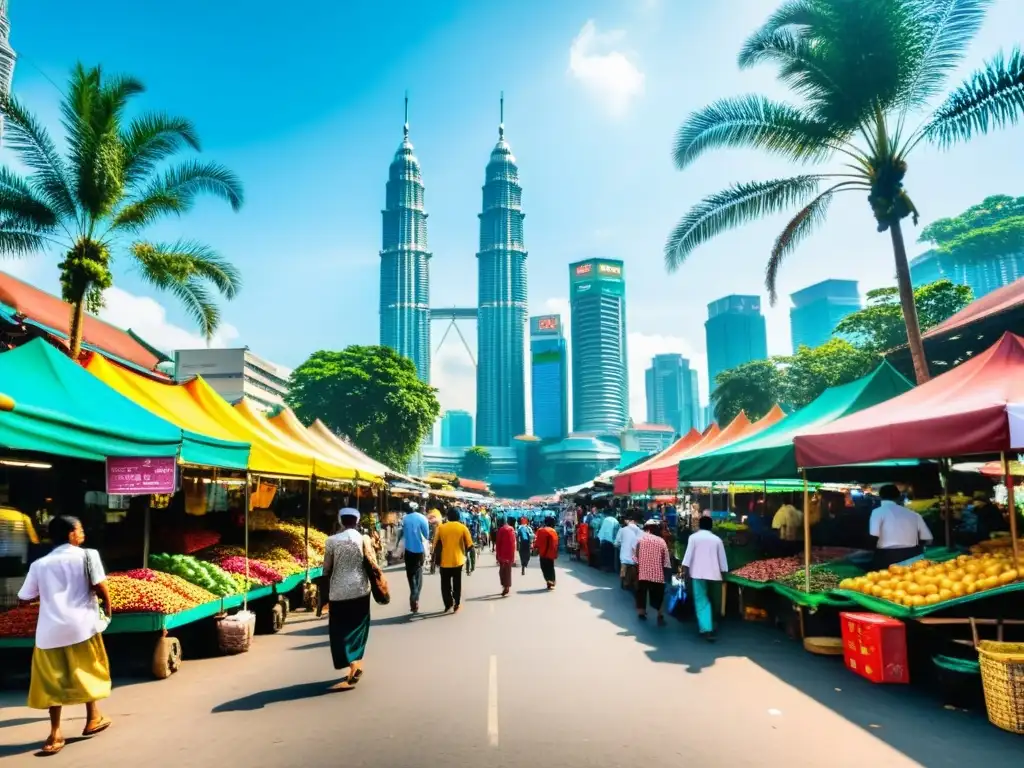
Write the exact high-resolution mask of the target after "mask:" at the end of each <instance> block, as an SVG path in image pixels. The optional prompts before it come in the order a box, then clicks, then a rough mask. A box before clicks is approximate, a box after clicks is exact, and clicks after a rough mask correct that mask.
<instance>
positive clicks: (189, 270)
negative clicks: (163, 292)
mask: <svg viewBox="0 0 1024 768" xmlns="http://www.w3.org/2000/svg"><path fill="white" fill-rule="evenodd" d="M131 252H132V255H133V256H134V257H135V259H136V261H138V263H139V267H140V268H141V270H142V273H143V275H144V276H145V277H146V279H147V280H149V281H150V282H152V283H153V284H154V285H164V284H169V283H170V282H179V283H180V282H184V281H185V280H192V279H200V280H207V281H209V282H211V283H213V285H214V287H216V288H217V290H218V291H219V292H220V293H221V294H223V296H224V298H226V299H229V300H230V299H233V298H235V296H236V295H238V291H239V290H240V289H241V287H242V277H241V275H240V274H239V272H238V270H237V269H236V268H235V267H234V266H233V265H232V264H231V263H230V262H228V261H227V260H226V259H224V258H222V257H221V256H220V255H218V254H217V252H216V251H214V250H213V249H212V248H210V247H209V246H207V245H204V244H203V243H197V242H195V241H194V240H178V241H177V242H174V243H170V244H167V243H145V242H140V243H135V244H134V245H132V248H131Z"/></svg>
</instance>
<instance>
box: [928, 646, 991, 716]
mask: <svg viewBox="0 0 1024 768" xmlns="http://www.w3.org/2000/svg"><path fill="white" fill-rule="evenodd" d="M932 664H933V665H934V666H935V673H936V682H937V684H938V688H939V692H940V694H941V695H942V703H943V704H948V705H950V706H953V707H959V708H961V709H975V708H977V707H978V706H979V705H981V704H982V703H983V702H984V700H985V696H984V693H983V692H982V688H981V664H980V663H979V662H977V661H973V660H972V659H961V658H958V657H956V656H945V655H943V654H936V655H935V656H932Z"/></svg>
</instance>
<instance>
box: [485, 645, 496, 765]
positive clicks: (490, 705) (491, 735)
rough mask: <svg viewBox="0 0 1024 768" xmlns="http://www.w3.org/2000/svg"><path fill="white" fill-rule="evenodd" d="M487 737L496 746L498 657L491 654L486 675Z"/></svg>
mask: <svg viewBox="0 0 1024 768" xmlns="http://www.w3.org/2000/svg"><path fill="white" fill-rule="evenodd" d="M487 738H488V740H489V741H490V743H491V746H492V747H496V746H498V657H497V656H491V665H490V671H489V673H488V675H487Z"/></svg>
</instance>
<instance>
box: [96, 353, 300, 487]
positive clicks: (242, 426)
mask: <svg viewBox="0 0 1024 768" xmlns="http://www.w3.org/2000/svg"><path fill="white" fill-rule="evenodd" d="M85 368H86V370H88V371H89V372H90V373H92V374H93V375H94V376H96V378H98V379H99V380H100V381H102V382H103V383H104V384H106V385H107V386H109V387H111V388H112V389H114V390H116V391H117V392H120V393H121V394H122V395H124V396H125V397H127V398H128V399H129V400H132V401H133V402H135V403H137V404H138V405H140V406H142V407H143V408H145V409H146V410H147V411H149V412H150V413H153V414H155V415H157V416H159V417H160V418H162V419H165V420H167V421H169V422H171V423H172V424H174V425H176V426H178V427H179V428H181V429H187V430H190V431H192V432H198V433H200V434H204V435H209V436H210V437H217V438H220V439H222V440H240V441H244V442H247V443H250V444H251V445H252V449H251V450H250V452H249V469H250V470H251V471H253V472H265V473H267V474H277V475H293V476H296V477H310V476H312V474H313V469H314V462H313V460H312V458H311V457H309V456H306V455H304V454H302V453H301V452H296V451H293V450H292V449H291V448H289V447H288V446H287V445H284V444H280V443H276V442H275V441H274V440H272V439H270V438H268V437H266V436H265V435H264V434H263V433H261V432H259V431H257V430H254V429H252V428H251V427H250V426H249V425H248V423H247V422H246V421H245V419H243V418H242V417H241V416H240V415H239V414H238V413H236V412H235V411H234V410H232V408H231V406H229V405H228V404H227V402H226V401H225V400H224V398H222V397H221V396H220V395H219V394H217V392H216V391H214V390H213V389H212V388H211V387H210V385H209V384H207V383H206V382H205V381H203V380H202V379H201V378H195V379H192V380H191V381H189V382H187V383H185V384H173V383H169V382H168V383H164V382H161V381H156V380H155V379H151V378H149V377H147V376H143V375H141V374H138V373H134V372H133V371H129V370H128V369H126V368H122V367H121V366H118V365H115V364H114V363H111V362H110V361H108V360H107V359H106V358H104V357H102V356H101V355H96V354H93V355H90V356H89V360H88V362H87V363H86V365H85Z"/></svg>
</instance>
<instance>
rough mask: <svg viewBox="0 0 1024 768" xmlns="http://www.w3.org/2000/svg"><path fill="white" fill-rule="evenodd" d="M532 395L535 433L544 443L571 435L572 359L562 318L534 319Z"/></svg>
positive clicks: (532, 322) (541, 317)
mask: <svg viewBox="0 0 1024 768" xmlns="http://www.w3.org/2000/svg"><path fill="white" fill-rule="evenodd" d="M530 366H531V367H530V373H531V377H530V381H531V386H530V394H531V396H532V400H533V434H534V435H535V436H536V437H539V438H540V439H541V440H562V439H564V438H566V437H568V436H569V358H568V349H567V345H566V341H565V336H564V335H563V333H562V318H561V317H560V316H559V315H540V316H537V317H531V318H530Z"/></svg>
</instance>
